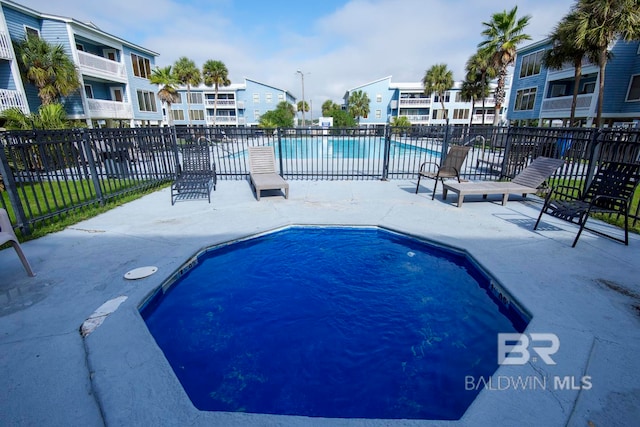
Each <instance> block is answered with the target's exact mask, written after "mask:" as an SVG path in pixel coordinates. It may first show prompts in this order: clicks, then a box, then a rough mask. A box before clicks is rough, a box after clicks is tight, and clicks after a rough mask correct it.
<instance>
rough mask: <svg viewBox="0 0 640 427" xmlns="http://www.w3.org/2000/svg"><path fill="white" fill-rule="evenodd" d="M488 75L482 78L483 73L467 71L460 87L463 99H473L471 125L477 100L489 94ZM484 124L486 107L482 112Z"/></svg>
mask: <svg viewBox="0 0 640 427" xmlns="http://www.w3.org/2000/svg"><path fill="white" fill-rule="evenodd" d="M488 83H489V82H488V80H487V77H486V76H485V78H484V81H483V80H482V74H480V73H478V74H473V73H467V76H466V78H465V80H464V81H463V82H462V87H461V88H460V96H461V98H462V100H463V101H471V117H469V126H471V124H472V122H473V110H474V109H475V107H476V100H477V99H478V98H482V100H483V102H484V99H485V98H486V97H487V96H489V84H488ZM482 114H483V115H482V119H483V121H482V124H484V108H483V113H482Z"/></svg>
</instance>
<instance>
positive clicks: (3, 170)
mask: <svg viewBox="0 0 640 427" xmlns="http://www.w3.org/2000/svg"><path fill="white" fill-rule="evenodd" d="M7 145H8V144H7V142H6V141H5V138H4V136H3V137H2V139H1V140H0V175H2V178H3V181H4V186H5V191H7V193H8V195H9V204H10V205H11V208H12V209H13V214H14V215H15V217H16V223H17V225H18V227H20V229H21V230H22V233H23V234H24V235H29V234H31V227H30V226H29V222H28V221H27V215H26V214H25V213H24V207H23V206H22V203H21V202H20V196H19V195H18V187H17V186H16V180H15V179H14V177H13V172H12V171H11V167H10V166H9V160H8V159H7V155H6V153H5V152H4V148H5V146H7Z"/></svg>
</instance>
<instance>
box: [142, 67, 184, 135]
mask: <svg viewBox="0 0 640 427" xmlns="http://www.w3.org/2000/svg"><path fill="white" fill-rule="evenodd" d="M149 81H150V82H151V84H154V85H158V86H161V87H160V89H159V90H158V98H160V101H162V102H164V103H165V104H166V105H167V117H168V118H169V120H168V121H169V126H171V125H173V115H172V114H171V104H173V103H174V102H176V101H177V100H178V89H177V87H176V86H177V85H178V79H177V78H176V76H175V75H174V74H173V72H172V71H171V65H167V66H166V67H163V68H160V67H156V68H155V70H153V71H152V72H151V78H150V79H149Z"/></svg>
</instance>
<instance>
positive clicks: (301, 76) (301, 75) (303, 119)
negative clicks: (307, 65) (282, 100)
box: [296, 70, 306, 126]
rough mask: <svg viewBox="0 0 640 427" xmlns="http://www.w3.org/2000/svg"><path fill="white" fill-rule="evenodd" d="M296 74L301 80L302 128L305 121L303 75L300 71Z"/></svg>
mask: <svg viewBox="0 0 640 427" xmlns="http://www.w3.org/2000/svg"><path fill="white" fill-rule="evenodd" d="M296 73H298V74H300V78H301V80H302V126H304V125H305V123H306V121H305V118H304V110H305V108H304V107H305V101H304V73H303V72H302V71H300V70H298V71H296Z"/></svg>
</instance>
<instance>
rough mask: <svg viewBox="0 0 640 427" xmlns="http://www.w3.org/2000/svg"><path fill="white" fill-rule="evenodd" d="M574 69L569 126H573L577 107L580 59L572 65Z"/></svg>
mask: <svg viewBox="0 0 640 427" xmlns="http://www.w3.org/2000/svg"><path fill="white" fill-rule="evenodd" d="M573 66H574V68H575V78H574V83H573V99H572V100H571V115H570V117H569V126H575V125H576V124H575V123H574V122H575V120H576V108H577V106H578V91H579V90H580V78H581V77H582V58H580V59H576V61H575V63H574V64H573Z"/></svg>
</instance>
